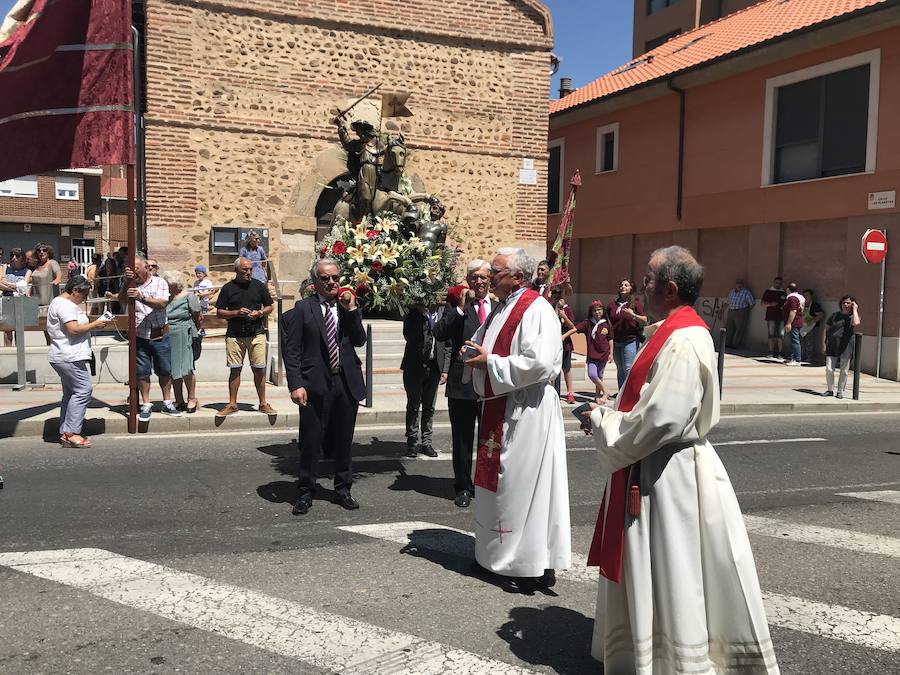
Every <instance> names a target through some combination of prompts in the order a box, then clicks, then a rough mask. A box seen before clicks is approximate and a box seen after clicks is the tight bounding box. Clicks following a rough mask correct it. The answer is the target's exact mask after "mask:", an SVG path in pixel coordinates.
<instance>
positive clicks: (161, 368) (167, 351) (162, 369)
mask: <svg viewBox="0 0 900 675" xmlns="http://www.w3.org/2000/svg"><path fill="white" fill-rule="evenodd" d="M135 361H136V362H137V376H138V379H141V380H149V379H150V371H151V366H152V370H153V372H155V373H156V374H157V375H159V376H162V377H169V375H171V374H172V347H171V343H170V341H169V334H168V333H166V334H165V335H164V336H163V337H162V339H161V340H148V339H147V338H141V337H139V338H138V339H137V354H136V358H135Z"/></svg>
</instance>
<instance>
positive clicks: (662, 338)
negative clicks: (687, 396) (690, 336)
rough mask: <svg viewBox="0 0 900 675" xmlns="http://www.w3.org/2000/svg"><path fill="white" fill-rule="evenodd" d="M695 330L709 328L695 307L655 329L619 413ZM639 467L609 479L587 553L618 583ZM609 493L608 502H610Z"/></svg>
mask: <svg viewBox="0 0 900 675" xmlns="http://www.w3.org/2000/svg"><path fill="white" fill-rule="evenodd" d="M693 326H703V327H704V328H706V327H707V326H706V322H705V321H704V320H703V319H701V318H700V316H699V315H698V314H697V312H695V311H694V308H693V307H690V306H689V305H683V306H682V307H679V308H678V309H676V310H675V311H674V312H672V314H670V315H669V317H668V318H667V319H666V320H665V321H664V322H663V323H662V324H661V325H660V326H659V328H657V329H656V332H655V333H653V337H651V338H650V340H649V342H647V344H646V346H645V347H644V348H643V349H642V350H641V352H640V354H638V357H637V359H636V360H635V362H634V365H633V366H632V367H631V371H630V372H629V373H628V379H627V380H626V381H625V386H624V387H623V388H622V392H621V394H620V395H619V405H618V407H617V408H616V410H618V411H619V412H629V411H630V410H631V409H632V408H634V406H635V404H637V402H638V399H639V398H640V396H641V388H642V387H643V386H644V384H645V383H646V382H647V376H648V375H649V374H650V369H651V368H652V367H653V363H654V362H655V361H656V357H657V356H658V355H659V352H660V351H662V348H663V345H665V343H666V340H668V339H669V336H671V335H672V333H674V332H675V331H676V330H678V329H680V328H690V327H693ZM636 466H637V465H632V466H627V467H625V468H624V469H619V470H618V471H616V472H615V473H614V474H613V475H612V477H611V478H610V482H609V488H608V490H605V491H604V493H603V500H602V501H601V502H600V514H599V515H598V516H597V526H596V527H595V528H594V539H593V541H591V549H590V552H589V553H588V565H590V566H599V567H600V574H601V575H602V576H604V577H606V578H607V579H609V580H610V581H614V582H616V583H619V582H620V581H622V553H623V550H624V547H625V518H626V517H627V515H626V503H627V501H628V492H629V487H630V485H629V483H630V480H629V476H630V475H631V473H632V470H633V468H634V467H636ZM607 493H608V495H609V499H607Z"/></svg>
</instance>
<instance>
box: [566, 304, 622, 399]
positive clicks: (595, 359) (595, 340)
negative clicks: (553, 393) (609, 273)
mask: <svg viewBox="0 0 900 675" xmlns="http://www.w3.org/2000/svg"><path fill="white" fill-rule="evenodd" d="M575 333H583V334H584V335H585V337H586V338H587V371H588V377H589V378H590V379H591V382H593V383H594V387H595V389H596V391H597V397H596V400H597V403H606V402H607V401H608V400H609V397H608V396H607V394H606V387H604V386H603V372H604V371H605V370H606V364H607V363H609V362H610V361H612V328H611V326H610V325H609V322H608V321H607V320H606V312H605V310H604V309H603V303H602V302H601V301H600V300H595V301H594V302H592V303H591V306H590V308H589V309H588V318H587V320H585V321H582V322H580V323H577V324H575V327H574V328H572V329H571V330H569V331H568V332H567V333H565V334H564V335H563V339H565V338H569V337H571V336H572V335H574V334H575Z"/></svg>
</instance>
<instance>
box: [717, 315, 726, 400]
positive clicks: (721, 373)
mask: <svg viewBox="0 0 900 675" xmlns="http://www.w3.org/2000/svg"><path fill="white" fill-rule="evenodd" d="M726 332H727V330H726V329H725V328H720V329H719V363H718V370H719V398H720V399H721V398H722V386H723V384H724V380H725V333H726Z"/></svg>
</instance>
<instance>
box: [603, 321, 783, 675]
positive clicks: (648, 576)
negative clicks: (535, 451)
mask: <svg viewBox="0 0 900 675" xmlns="http://www.w3.org/2000/svg"><path fill="white" fill-rule="evenodd" d="M591 421H592V423H593V429H594V439H595V442H596V444H597V448H598V449H599V450H600V455H601V462H602V466H603V470H604V472H605V475H610V474H612V473H613V472H614V471H616V470H617V469H621V468H623V467H626V466H629V465H631V464H633V463H634V462H637V461H638V460H640V462H641V470H640V484H641V511H640V515H639V516H638V517H637V518H635V519H634V520H633V521H631V522H626V526H625V542H624V554H623V561H622V583H621V584H616V583H613V582H611V581H609V580H607V579H605V578H604V577H600V590H599V594H598V597H597V615H596V621H595V622H594V640H593V646H592V650H591V653H592V655H593V656H594V658H596V659H597V660H599V661H603V663H604V673H605V674H606V675H622V674H628V675H631V674H632V673H634V674H637V675H663V674H667V673H691V674H692V675H703V674H707V673H726V672H727V673H732V672H740V673H742V675H750V674H754V675H755V674H757V673H766V674H768V675H773V674H777V673H778V672H779V671H778V665H777V664H776V661H775V653H774V651H773V648H772V641H771V639H770V637H769V627H768V624H767V623H766V613H765V609H764V608H763V602H762V595H761V592H760V588H759V580H758V578H757V575H756V566H755V564H754V562H753V553H752V551H751V550H750V541H749V539H748V537H747V530H746V528H745V527H744V521H743V518H742V516H741V509H740V507H739V506H738V501H737V497H736V496H735V494H734V488H732V486H731V482H730V481H729V479H728V474H727V473H726V472H725V467H724V466H723V465H722V462H721V460H720V459H719V456H718V455H717V454H716V451H715V450H714V449H713V447H712V445H710V443H709V441H708V440H707V434H709V431H710V429H712V428H713V427H714V426H715V425H716V424H717V423H718V421H719V387H718V379H717V371H716V360H715V352H714V349H713V343H712V339H711V338H710V335H709V331H708V330H707V329H706V328H701V327H689V328H682V329H679V330H676V331H675V332H674V333H673V334H672V335H671V336H670V337H669V338H668V340H667V341H666V343H665V344H664V345H663V347H662V350H661V351H660V353H659V354H658V355H657V358H656V361H655V362H654V365H653V367H652V368H651V370H650V373H649V375H648V377H647V382H646V383H645V384H644V387H643V389H642V391H641V394H640V399H639V401H638V402H637V403H636V404H635V406H634V408H633V409H632V410H631V411H630V412H627V413H623V412H619V411H617V410H614V411H611V410H608V409H606V410H605V411H603V410H602V409H597V410H595V411H594V413H593V414H592V415H591ZM608 492H609V482H607V493H608Z"/></svg>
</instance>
